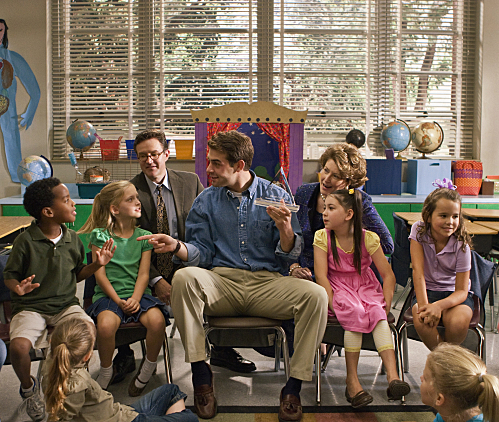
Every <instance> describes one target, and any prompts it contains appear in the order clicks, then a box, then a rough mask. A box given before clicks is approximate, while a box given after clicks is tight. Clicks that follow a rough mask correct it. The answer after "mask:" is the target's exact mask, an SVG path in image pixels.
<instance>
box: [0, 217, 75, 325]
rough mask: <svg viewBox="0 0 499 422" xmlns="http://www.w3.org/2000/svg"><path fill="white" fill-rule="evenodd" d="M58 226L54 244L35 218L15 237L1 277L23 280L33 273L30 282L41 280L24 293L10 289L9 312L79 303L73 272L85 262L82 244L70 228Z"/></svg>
mask: <svg viewBox="0 0 499 422" xmlns="http://www.w3.org/2000/svg"><path fill="white" fill-rule="evenodd" d="M61 228H62V238H61V239H59V241H58V242H57V244H54V242H52V241H51V240H49V239H47V237H46V236H45V235H44V234H43V233H42V231H41V230H40V228H39V227H38V226H37V224H36V222H35V221H33V222H32V223H31V226H29V227H28V228H27V229H26V231H24V232H23V233H21V234H20V235H19V236H17V237H16V239H15V240H14V244H13V245H12V251H11V253H10V255H9V259H8V261H7V264H6V266H5V269H4V271H3V276H4V279H5V280H8V279H14V280H17V281H22V280H24V279H25V278H26V277H29V276H30V275H32V274H35V278H34V280H33V283H40V287H38V288H36V289H34V290H33V291H31V292H30V293H28V294H25V295H23V296H19V295H17V294H16V293H14V292H11V293H10V295H11V298H12V315H15V314H17V313H18V312H20V311H32V312H38V313H40V314H47V315H56V314H58V313H59V312H61V311H63V310H64V309H66V308H68V307H69V306H72V305H79V304H80V302H79V300H78V298H77V297H76V276H77V274H78V273H79V272H80V271H81V270H82V268H83V267H84V266H85V264H84V262H83V261H84V260H85V248H84V247H83V243H82V242H81V240H80V238H79V237H78V235H77V234H76V233H75V232H74V231H73V230H70V229H68V228H67V227H66V226H65V225H62V226H61Z"/></svg>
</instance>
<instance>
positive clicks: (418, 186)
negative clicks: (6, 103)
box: [407, 159, 452, 195]
mask: <svg viewBox="0 0 499 422" xmlns="http://www.w3.org/2000/svg"><path fill="white" fill-rule="evenodd" d="M451 165H452V162H451V161H450V160H426V159H424V160H408V161H407V192H408V193H412V194H414V195H428V194H429V193H430V192H432V191H433V190H435V186H433V182H434V181H435V180H436V179H440V180H443V179H444V178H446V179H449V180H450V179H451Z"/></svg>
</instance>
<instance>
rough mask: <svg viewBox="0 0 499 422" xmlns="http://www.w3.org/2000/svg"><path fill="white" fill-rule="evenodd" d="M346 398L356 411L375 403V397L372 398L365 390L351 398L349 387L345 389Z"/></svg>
mask: <svg viewBox="0 0 499 422" xmlns="http://www.w3.org/2000/svg"><path fill="white" fill-rule="evenodd" d="M345 397H346V399H347V402H348V403H351V404H352V407H353V408H354V409H358V408H359V407H364V406H367V405H368V404H369V403H372V401H373V396H371V395H370V394H369V393H368V392H367V391H364V390H362V391H359V392H358V393H357V394H356V395H355V396H353V397H350V394H348V387H346V388H345Z"/></svg>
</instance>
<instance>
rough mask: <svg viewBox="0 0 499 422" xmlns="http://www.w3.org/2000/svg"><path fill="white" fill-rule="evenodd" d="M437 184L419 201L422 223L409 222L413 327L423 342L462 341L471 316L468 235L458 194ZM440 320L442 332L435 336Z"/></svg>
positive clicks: (431, 346) (435, 344)
mask: <svg viewBox="0 0 499 422" xmlns="http://www.w3.org/2000/svg"><path fill="white" fill-rule="evenodd" d="M449 186H450V189H449V188H446V187H440V188H438V189H435V190H434V191H433V192H432V193H430V194H429V195H428V197H427V198H426V200H425V202H424V205H423V211H422V216H423V221H418V222H417V223H415V224H413V226H412V229H411V234H410V236H409V239H411V260H412V272H413V282H414V291H415V293H416V297H415V299H414V300H413V307H412V315H413V317H414V327H415V328H416V331H417V332H418V334H419V337H420V338H421V340H423V342H424V343H425V344H426V346H427V347H428V348H429V349H430V350H433V349H434V348H435V347H436V346H437V345H438V344H439V343H441V342H443V341H446V342H449V343H455V344H461V343H462V342H463V341H464V339H465V338H466V334H467V331H468V326H469V324H470V321H471V317H472V316H473V297H472V293H470V291H469V289H470V269H471V250H470V246H471V239H470V236H469V235H468V233H467V232H466V227H465V225H464V222H463V216H462V213H461V196H460V195H459V193H458V192H456V191H455V190H453V189H452V188H455V187H454V186H452V183H449ZM440 321H442V323H443V325H444V326H445V335H444V336H441V335H439V334H438V331H437V325H438V324H439V322H440Z"/></svg>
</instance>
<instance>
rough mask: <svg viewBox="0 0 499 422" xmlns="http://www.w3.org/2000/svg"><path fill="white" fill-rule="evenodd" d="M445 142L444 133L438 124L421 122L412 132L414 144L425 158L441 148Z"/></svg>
mask: <svg viewBox="0 0 499 422" xmlns="http://www.w3.org/2000/svg"><path fill="white" fill-rule="evenodd" d="M443 141H444V131H443V130H442V127H441V126H440V125H439V124H438V123H437V122H429V121H424V122H421V123H419V124H418V125H417V126H416V127H415V128H414V130H413V131H412V144H413V145H414V147H415V148H416V150H417V151H419V152H422V153H423V157H424V156H425V154H429V153H430V152H434V151H436V150H437V149H438V148H440V146H441V145H442V142H443Z"/></svg>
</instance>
